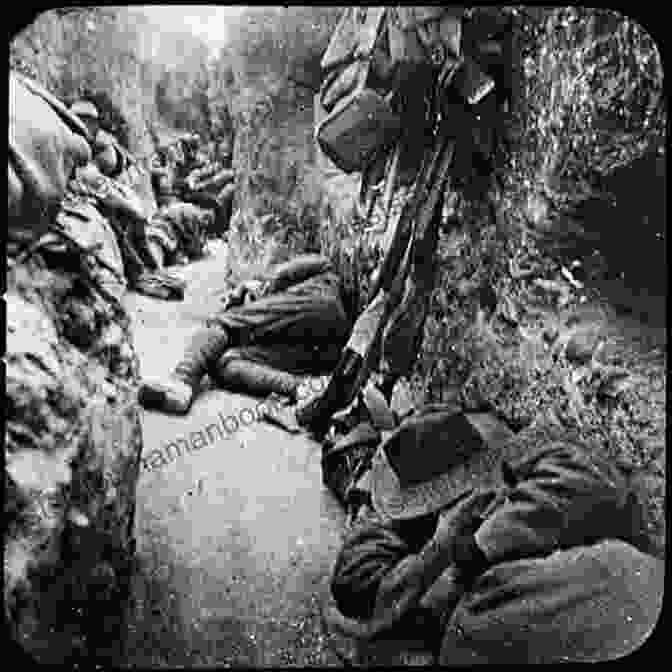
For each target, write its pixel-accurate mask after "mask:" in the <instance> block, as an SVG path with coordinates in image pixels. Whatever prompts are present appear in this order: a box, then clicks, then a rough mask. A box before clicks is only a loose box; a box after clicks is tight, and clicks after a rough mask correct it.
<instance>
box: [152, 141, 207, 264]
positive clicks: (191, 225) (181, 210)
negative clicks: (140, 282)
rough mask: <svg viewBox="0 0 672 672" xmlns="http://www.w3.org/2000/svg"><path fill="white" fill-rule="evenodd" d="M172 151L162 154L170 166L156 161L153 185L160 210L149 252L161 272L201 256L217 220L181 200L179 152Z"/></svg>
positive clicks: (154, 223) (154, 218)
mask: <svg viewBox="0 0 672 672" xmlns="http://www.w3.org/2000/svg"><path fill="white" fill-rule="evenodd" d="M168 150H171V148H168ZM168 150H166V151H163V152H160V155H161V156H162V157H163V160H165V162H166V165H164V166H158V165H156V162H155V166H154V168H153V172H152V186H153V188H154V193H155V195H156V200H157V203H158V206H159V210H158V211H157V212H156V213H155V214H154V215H152V217H151V219H150V221H149V225H148V226H147V240H148V246H149V250H150V253H151V255H152V258H153V260H154V263H155V264H156V267H157V268H159V269H161V268H163V267H164V266H169V265H173V264H177V263H183V262H186V261H188V260H190V259H198V258H199V257H201V256H202V255H203V250H204V242H205V235H206V233H207V231H208V229H209V228H210V226H211V225H212V221H213V214H212V212H210V211H208V210H204V209H203V208H200V207H198V206H196V205H193V204H192V203H184V202H183V201H181V200H180V199H179V198H178V193H177V186H176V180H177V176H176V172H175V170H176V167H175V166H174V165H173V164H174V162H175V160H174V159H171V156H172V155H173V154H174V153H175V152H172V153H171V151H168Z"/></svg>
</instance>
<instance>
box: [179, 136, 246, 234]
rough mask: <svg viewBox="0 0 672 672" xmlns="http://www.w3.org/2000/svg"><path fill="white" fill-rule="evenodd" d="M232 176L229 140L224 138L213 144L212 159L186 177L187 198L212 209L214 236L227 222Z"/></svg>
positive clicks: (231, 201)
mask: <svg viewBox="0 0 672 672" xmlns="http://www.w3.org/2000/svg"><path fill="white" fill-rule="evenodd" d="M235 176H236V175H235V172H234V171H233V170H232V169H231V147H230V143H229V142H228V140H227V139H224V140H222V141H221V142H220V143H219V144H218V145H217V148H216V155H215V157H214V159H213V160H212V161H211V162H209V163H207V164H205V165H204V166H203V167H201V168H198V169H196V170H193V171H192V172H191V173H190V175H189V177H188V178H187V186H188V188H189V191H190V195H189V200H191V201H192V202H193V203H197V204H199V205H202V206H203V207H210V208H212V209H213V210H214V224H213V233H215V234H216V235H218V236H223V235H224V234H225V233H226V232H227V231H228V229H229V226H230V224H231V210H232V207H233V196H234V193H235V184H234V181H235Z"/></svg>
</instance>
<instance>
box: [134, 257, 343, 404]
mask: <svg viewBox="0 0 672 672" xmlns="http://www.w3.org/2000/svg"><path fill="white" fill-rule="evenodd" d="M350 291H351V288H350V287H349V286H348V284H347V282H344V281H343V279H342V278H340V277H339V276H338V275H337V274H336V273H335V272H334V269H333V267H332V264H331V262H330V261H329V260H328V259H326V258H324V257H320V256H317V255H303V256H300V257H298V258H296V259H293V260H292V261H291V262H286V263H283V264H279V265H278V266H276V267H275V268H273V269H272V270H271V272H270V273H268V274H267V277H266V279H265V280H264V281H263V282H251V283H246V284H244V285H242V286H241V287H239V288H237V291H236V292H235V293H234V294H233V296H231V297H230V298H231V299H232V300H229V301H227V303H226V304H225V305H224V306H223V308H222V310H221V311H219V312H218V313H217V314H216V315H213V316H212V317H211V318H210V319H209V320H207V322H206V324H205V326H204V327H202V328H201V329H199V330H198V331H197V332H196V333H195V334H194V336H193V338H192V339H191V341H190V343H189V345H188V346H187V349H186V351H185V353H184V355H183V357H182V359H181V360H180V362H179V363H178V364H177V366H176V367H175V369H174V370H173V372H172V373H170V374H169V375H167V376H164V377H162V378H159V379H155V380H146V381H145V383H144V384H143V386H142V387H141V389H140V393H139V396H138V399H139V400H140V403H141V404H143V405H144V406H145V407H147V408H154V409H158V410H160V411H163V412H164V413H176V414H184V413H187V412H188V411H189V409H190V408H191V404H192V402H193V400H194V398H195V396H196V394H197V391H198V388H199V385H200V381H201V379H202V378H203V377H204V376H205V374H206V373H208V374H210V375H211V376H213V377H214V379H215V380H216V381H218V382H219V383H220V384H222V385H230V384H236V385H238V386H242V387H244V388H245V389H246V391H248V392H249V391H250V390H252V391H254V392H258V393H259V392H266V393H268V392H271V391H276V392H281V393H283V394H285V395H287V396H290V397H292V396H295V394H296V392H297V389H298V386H299V382H300V381H299V379H298V377H297V375H299V374H305V373H313V374H314V373H324V372H325V371H326V370H329V368H331V367H332V366H333V365H334V364H335V363H336V362H337V361H338V356H339V353H340V350H341V348H342V347H343V344H344V342H345V339H346V338H347V334H348V332H349V330H350V326H351V324H352V315H351V313H350V311H349V308H350V306H351V302H350V299H349V293H350Z"/></svg>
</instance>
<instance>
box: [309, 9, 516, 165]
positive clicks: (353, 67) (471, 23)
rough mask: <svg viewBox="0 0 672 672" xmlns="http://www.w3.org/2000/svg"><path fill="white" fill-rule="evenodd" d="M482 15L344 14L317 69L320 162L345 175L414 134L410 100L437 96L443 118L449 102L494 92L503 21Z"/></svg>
mask: <svg viewBox="0 0 672 672" xmlns="http://www.w3.org/2000/svg"><path fill="white" fill-rule="evenodd" d="M489 9H490V8H484V9H483V10H482V11H481V10H478V11H465V10H464V8H460V7H456V8H451V7H443V6H433V7H369V8H361V7H350V8H348V9H347V10H346V11H345V12H344V14H343V16H342V17H341V21H340V22H339V24H338V26H337V28H336V30H335V31H334V35H333V37H332V39H331V42H330V44H329V47H328V48H327V50H326V52H325V53H324V56H323V58H322V63H321V65H322V69H323V73H324V76H323V84H322V88H321V91H320V96H319V102H320V105H321V107H322V108H323V110H324V112H325V113H326V115H325V116H324V118H323V119H322V120H321V121H320V123H319V124H318V127H317V130H316V137H317V142H318V144H319V146H320V148H321V149H322V151H323V152H324V153H325V155H326V156H327V157H329V158H330V159H331V160H332V161H333V162H334V163H335V164H336V165H337V166H338V167H339V168H341V169H342V170H344V171H346V172H356V171H361V170H363V169H364V168H365V167H366V166H369V165H371V164H372V163H373V162H374V161H375V159H376V158H377V157H379V156H381V155H382V156H385V154H387V153H388V150H389V149H390V147H391V146H392V145H394V144H395V142H396V141H397V140H398V139H399V137H400V135H401V134H402V129H406V131H405V132H406V133H408V129H409V128H411V129H414V128H417V129H418V130H420V128H422V126H423V124H424V121H425V120H424V119H420V118H418V114H422V113H423V108H422V106H420V108H418V106H417V100H418V99H422V98H423V97H424V96H432V95H434V96H435V97H436V95H437V94H438V96H439V97H441V98H442V99H445V100H447V101H448V103H449V106H448V108H444V110H443V112H444V116H445V112H446V110H449V109H450V103H453V102H454V103H457V105H458V106H463V107H465V108H471V107H473V106H475V105H477V104H478V103H480V101H481V100H483V99H484V98H486V97H487V96H488V94H489V93H490V92H491V91H492V90H493V89H494V88H495V85H496V83H497V86H500V83H499V81H497V82H496V81H495V80H496V79H497V80H500V79H501V77H500V75H501V73H502V71H504V70H506V68H505V64H504V61H505V60H506V58H507V57H509V56H510V54H508V53H507V50H506V49H505V48H504V47H503V41H505V38H506V33H507V25H508V24H507V21H508V19H507V18H506V14H502V13H501V12H499V13H497V12H489V11H488V10H489ZM493 75H494V76H493ZM409 102H410V104H409ZM440 103H441V101H434V104H435V108H434V110H433V111H431V112H430V114H435V113H436V112H437V111H438V110H439V109H440ZM410 108H414V109H410ZM409 115H410V116H409ZM456 120H457V119H456ZM430 123H431V121H430ZM458 125H459V123H458ZM456 134H457V135H459V132H456ZM419 141H421V140H420V139H419Z"/></svg>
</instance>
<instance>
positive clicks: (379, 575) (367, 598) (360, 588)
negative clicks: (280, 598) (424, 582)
mask: <svg viewBox="0 0 672 672" xmlns="http://www.w3.org/2000/svg"><path fill="white" fill-rule="evenodd" d="M409 553H411V549H410V547H409V545H408V544H407V543H406V542H405V541H404V540H403V539H402V538H401V537H400V536H399V535H398V534H397V533H396V532H395V531H393V530H392V529H390V528H389V527H382V526H363V527H362V528H360V529H358V530H355V531H353V533H351V534H350V535H349V536H347V537H346V539H345V541H344V543H343V547H342V548H341V551H340V553H339V554H338V558H337V559H336V564H335V566H334V572H333V578H332V583H331V592H332V595H333V596H334V600H335V601H336V605H337V606H338V608H339V610H340V611H341V613H343V614H344V615H345V616H349V617H351V618H370V617H371V614H372V613H373V607H374V605H375V601H376V595H377V593H378V587H379V585H380V582H381V580H382V579H383V577H384V576H385V575H386V574H387V573H388V572H389V570H390V567H394V566H395V565H396V564H397V563H398V562H400V561H401V560H402V558H404V557H406V556H407V555H408V554H409Z"/></svg>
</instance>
